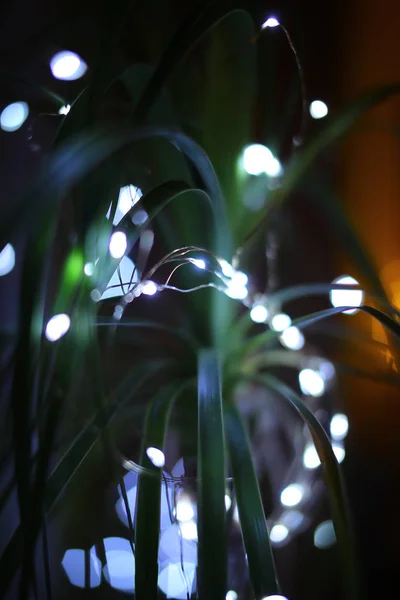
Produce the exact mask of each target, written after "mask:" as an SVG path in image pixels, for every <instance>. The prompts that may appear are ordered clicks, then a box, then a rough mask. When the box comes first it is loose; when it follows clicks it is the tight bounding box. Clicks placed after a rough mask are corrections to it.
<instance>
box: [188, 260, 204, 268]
mask: <svg viewBox="0 0 400 600" xmlns="http://www.w3.org/2000/svg"><path fill="white" fill-rule="evenodd" d="M190 262H191V263H192V264H193V265H194V266H195V267H197V268H198V269H205V268H206V261H205V260H203V259H202V258H191V259H190Z"/></svg>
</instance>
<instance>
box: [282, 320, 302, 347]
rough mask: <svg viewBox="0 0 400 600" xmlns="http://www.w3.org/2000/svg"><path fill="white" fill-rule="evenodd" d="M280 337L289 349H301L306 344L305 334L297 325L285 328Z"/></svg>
mask: <svg viewBox="0 0 400 600" xmlns="http://www.w3.org/2000/svg"><path fill="white" fill-rule="evenodd" d="M279 339H280V341H281V342H282V344H283V345H284V346H285V347H286V348H288V349H289V350H301V349H302V348H303V346H304V344H305V340H304V335H303V334H302V333H301V331H300V329H298V327H295V326H291V327H287V328H286V329H284V331H283V332H282V334H281V335H280V336H279Z"/></svg>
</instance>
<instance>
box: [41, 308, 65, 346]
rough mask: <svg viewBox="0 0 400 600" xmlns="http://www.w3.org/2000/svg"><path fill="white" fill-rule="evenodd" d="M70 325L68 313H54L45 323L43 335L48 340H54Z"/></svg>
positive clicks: (63, 333)
mask: <svg viewBox="0 0 400 600" xmlns="http://www.w3.org/2000/svg"><path fill="white" fill-rule="evenodd" d="M70 325H71V320H70V318H69V316H68V315H66V314H64V313H61V314H59V315H54V317H51V319H50V321H49V322H48V323H47V325H46V330H45V336H46V338H47V339H48V340H49V342H56V341H57V340H59V339H60V338H62V337H63V336H64V335H65V334H66V333H67V331H68V329H69V328H70Z"/></svg>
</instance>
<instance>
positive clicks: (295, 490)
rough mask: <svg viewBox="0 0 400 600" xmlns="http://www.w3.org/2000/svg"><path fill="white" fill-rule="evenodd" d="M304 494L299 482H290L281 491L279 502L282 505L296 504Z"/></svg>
mask: <svg viewBox="0 0 400 600" xmlns="http://www.w3.org/2000/svg"><path fill="white" fill-rule="evenodd" d="M303 496H304V488H303V486H302V485H300V484H299V483H292V484H291V485H288V486H287V487H285V489H284V490H282V492H281V502H282V504H283V505H284V506H296V505H297V504H299V503H300V502H301V501H302V499H303Z"/></svg>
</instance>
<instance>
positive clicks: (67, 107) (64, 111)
mask: <svg viewBox="0 0 400 600" xmlns="http://www.w3.org/2000/svg"><path fill="white" fill-rule="evenodd" d="M70 110H71V105H70V104H64V106H62V107H61V108H60V110H59V111H58V114H59V115H67V114H68V113H69V111H70Z"/></svg>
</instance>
